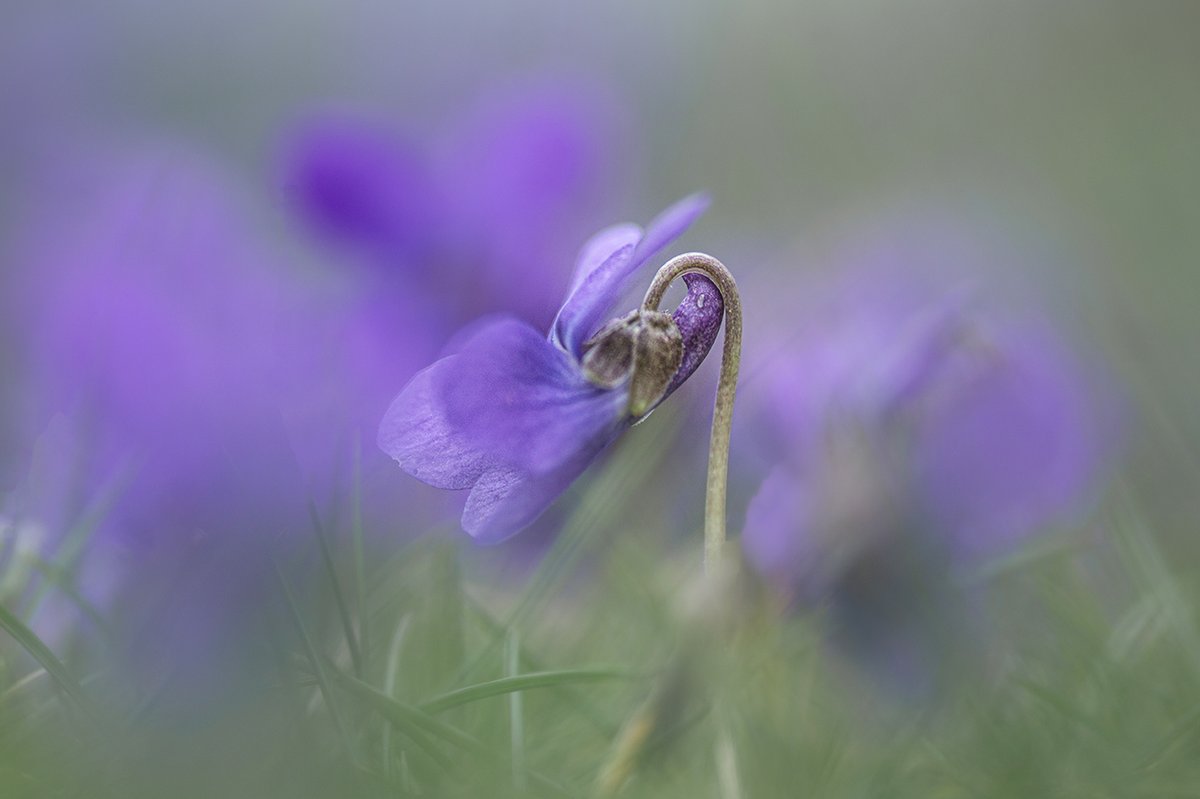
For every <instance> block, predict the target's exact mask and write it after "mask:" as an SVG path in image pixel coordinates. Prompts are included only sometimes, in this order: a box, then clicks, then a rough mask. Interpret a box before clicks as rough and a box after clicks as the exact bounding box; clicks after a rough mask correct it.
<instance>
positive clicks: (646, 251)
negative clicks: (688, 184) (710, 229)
mask: <svg viewBox="0 0 1200 799" xmlns="http://www.w3.org/2000/svg"><path fill="white" fill-rule="evenodd" d="M711 202H712V200H711V199H710V198H709V196H708V195H707V194H689V195H688V196H687V197H684V198H683V199H682V200H680V201H679V202H677V203H675V204H674V205H672V206H671V207H669V208H667V209H666V210H665V211H663V212H662V213H660V214H659V215H658V216H656V217H654V220H653V221H652V222H651V223H650V224H649V225H647V226H646V235H644V236H642V240H641V242H639V243H638V246H637V249H636V250H635V251H634V254H633V260H634V261H635V262H636V263H638V264H639V265H640V264H643V263H645V262H646V261H648V260H649V259H650V258H652V257H654V255H655V253H657V252H658V251H659V250H661V249H662V248H663V247H666V246H667V245H668V244H670V243H671V242H672V241H674V240H675V239H677V238H679V237H680V236H682V235H683V232H684V231H685V230H687V229H688V228H689V227H691V226H692V223H693V222H695V221H696V220H697V219H698V218H699V217H700V215H701V214H703V213H704V212H705V211H707V210H708V206H709V204H710V203H711Z"/></svg>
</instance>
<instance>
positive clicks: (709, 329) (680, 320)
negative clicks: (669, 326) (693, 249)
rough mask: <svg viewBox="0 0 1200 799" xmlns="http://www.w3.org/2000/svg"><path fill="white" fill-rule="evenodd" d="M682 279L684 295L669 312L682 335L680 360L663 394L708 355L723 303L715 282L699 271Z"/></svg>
mask: <svg viewBox="0 0 1200 799" xmlns="http://www.w3.org/2000/svg"><path fill="white" fill-rule="evenodd" d="M683 282H684V283H685V284H686V285H687V295H686V296H684V298H683V301H682V302H680V303H679V305H678V307H676V308H675V312H674V313H673V314H671V317H672V318H673V319H674V320H675V326H676V327H678V328H679V332H680V333H681V334H682V335H683V363H681V364H680V365H679V371H677V372H676V373H675V377H674V378H672V380H671V385H670V386H669V387H668V388H667V396H670V394H671V392H672V391H674V390H675V389H676V388H678V387H679V386H680V385H682V384H683V382H684V381H685V380H687V379H688V378H689V377H691V376H692V372H695V371H696V369H697V367H699V366H700V362H701V361H703V360H704V358H705V356H707V355H708V351H709V350H711V349H712V345H713V343H714V342H715V341H716V340H717V333H719V332H720V330H721V320H722V319H723V318H724V316H725V302H724V300H723V299H722V298H721V290H720V289H718V288H717V286H716V284H715V283H713V282H712V281H711V280H709V279H708V278H707V277H705V276H704V275H700V274H687V275H684V276H683ZM664 399H665V397H664Z"/></svg>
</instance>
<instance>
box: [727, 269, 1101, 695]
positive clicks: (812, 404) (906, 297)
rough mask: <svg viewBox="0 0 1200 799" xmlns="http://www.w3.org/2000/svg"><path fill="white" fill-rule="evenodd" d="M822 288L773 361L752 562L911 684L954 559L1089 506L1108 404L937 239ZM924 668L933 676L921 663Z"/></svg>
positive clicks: (967, 560) (1054, 345)
mask: <svg viewBox="0 0 1200 799" xmlns="http://www.w3.org/2000/svg"><path fill="white" fill-rule="evenodd" d="M881 252H882V253H883V255H884V256H885V257H884V258H883V259H882V261H880V260H871V261H868V262H867V263H865V264H858V265H857V268H856V269H855V270H854V271H852V272H851V274H850V276H849V278H848V279H847V280H846V281H845V282H842V283H838V284H836V285H835V286H834V287H833V291H832V292H829V293H826V294H821V292H820V291H819V290H818V291H814V292H812V293H813V294H814V295H819V299H818V300H817V302H816V303H815V304H814V308H813V309H812V315H811V318H810V319H809V320H808V325H809V326H807V327H806V328H805V330H806V332H807V334H808V335H807V336H805V337H804V338H803V339H802V340H799V341H796V340H795V339H794V338H790V339H788V340H787V341H788V343H787V346H786V348H784V349H782V350H781V351H777V352H775V353H773V354H772V355H771V356H770V358H769V360H768V361H767V367H766V368H767V370H768V371H767V374H768V375H769V377H768V384H767V385H765V386H764V387H763V391H762V393H761V401H762V406H763V410H765V413H764V414H763V417H762V418H763V419H764V420H765V430H764V431H762V432H765V435H766V440H767V441H768V442H770V443H769V445H768V446H769V448H771V449H772V450H773V451H774V452H775V465H774V467H773V468H772V469H771V471H770V474H769V476H768V477H767V478H766V480H765V482H764V483H763V484H762V486H761V487H760V489H759V491H758V493H757V495H756V496H755V497H754V498H753V500H752V501H751V503H750V506H749V508H748V511H747V515H746V524H745V532H744V534H743V539H742V540H743V548H744V550H745V552H746V554H747V557H748V559H749V560H750V562H751V563H752V564H753V565H755V567H756V568H757V569H758V570H759V571H760V572H761V573H762V574H764V575H765V576H766V577H767V578H768V579H769V580H770V581H771V582H773V583H774V584H776V585H777V586H778V587H779V588H780V589H781V590H782V591H783V592H784V593H785V594H786V595H787V596H789V597H790V598H791V599H792V601H793V602H796V603H798V604H800V605H806V606H810V607H811V606H814V605H826V606H828V607H829V608H830V609H831V611H832V613H833V615H834V616H835V618H836V619H837V621H838V626H839V636H840V640H841V642H842V643H843V645H845V646H847V647H848V648H849V649H851V650H852V651H855V652H858V653H859V654H864V655H866V654H870V655H871V658H870V659H871V660H873V661H874V663H873V664H872V665H873V666H875V667H880V666H882V669H883V672H884V673H886V674H887V675H888V676H889V679H899V681H901V682H904V683H906V686H907V688H909V689H911V688H913V687H914V685H917V684H920V683H922V682H923V681H927V680H929V679H931V675H932V672H933V671H935V670H936V665H937V663H938V662H939V661H940V658H938V657H936V656H935V654H934V653H935V652H936V651H938V649H939V648H940V646H941V645H942V644H945V643H946V642H947V641H948V640H949V637H950V636H949V631H950V630H951V629H952V628H953V627H954V626H955V624H956V620H955V619H954V614H953V613H952V612H951V611H950V610H949V609H950V608H951V607H954V606H957V605H959V604H961V602H962V599H961V598H958V599H954V598H951V594H952V589H951V583H952V581H951V580H950V576H951V574H952V572H953V571H954V570H955V569H958V568H962V567H970V566H971V565H973V564H978V563H979V562H980V561H981V560H982V559H983V558H986V557H988V556H993V555H997V554H1001V553H1004V552H1006V551H1009V550H1011V549H1012V548H1013V547H1014V546H1015V545H1016V544H1018V543H1019V542H1020V541H1021V540H1023V539H1024V538H1026V537H1027V536H1029V535H1031V534H1034V533H1037V532H1040V531H1044V530H1047V529H1048V528H1051V527H1053V526H1054V525H1057V524H1060V523H1066V522H1069V521H1071V520H1072V519H1075V518H1077V517H1078V515H1079V514H1080V512H1081V511H1082V510H1083V508H1084V507H1085V506H1086V503H1087V502H1088V500H1089V499H1090V498H1091V497H1092V496H1093V494H1094V491H1095V489H1096V488H1097V485H1098V478H1099V476H1100V474H1101V471H1102V468H1103V460H1104V455H1105V453H1106V452H1107V451H1108V449H1109V448H1110V445H1111V440H1110V438H1111V436H1110V435H1108V433H1107V431H1106V429H1105V427H1106V415H1107V414H1106V412H1107V410H1108V408H1106V407H1105V405H1104V404H1103V400H1102V399H1101V398H1100V397H1099V396H1098V395H1097V394H1096V393H1094V389H1095V388H1096V385H1095V383H1094V382H1093V380H1092V379H1091V375H1090V373H1089V371H1088V370H1087V369H1086V368H1085V366H1084V364H1083V363H1082V361H1081V360H1080V359H1079V358H1078V357H1077V356H1075V355H1074V354H1073V353H1072V352H1071V351H1070V350H1069V348H1068V347H1067V346H1066V345H1065V343H1064V342H1063V340H1062V339H1061V338H1060V337H1059V336H1058V335H1057V334H1056V333H1055V331H1054V330H1052V329H1051V327H1050V326H1049V325H1048V324H1047V323H1045V322H1044V321H1041V320H1037V319H1030V318H1028V316H1024V317H1022V318H1016V317H1014V316H1013V315H1011V314H1007V315H1006V314H1003V313H997V312H995V311H994V310H993V309H990V308H985V307H983V303H981V302H977V301H975V300H974V299H973V298H972V296H971V295H969V294H968V293H967V292H964V291H962V290H958V289H950V290H947V289H946V288H942V287H939V284H938V283H937V282H936V279H935V277H934V276H933V275H931V273H930V271H929V270H928V269H927V266H928V263H927V261H926V260H925V259H923V258H921V257H919V256H920V252H921V249H920V248H917V249H913V248H912V247H906V246H898V247H895V248H892V249H890V250H889V249H887V248H881ZM918 673H920V674H921V675H923V676H922V677H921V678H920V679H918V678H917V677H916V676H915V675H917V674H918Z"/></svg>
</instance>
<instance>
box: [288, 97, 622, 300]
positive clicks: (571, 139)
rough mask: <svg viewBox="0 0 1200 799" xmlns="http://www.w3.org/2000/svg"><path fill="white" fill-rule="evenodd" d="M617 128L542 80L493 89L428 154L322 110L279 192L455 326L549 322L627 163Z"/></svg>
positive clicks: (604, 103) (604, 106) (292, 157)
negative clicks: (576, 245) (497, 315)
mask: <svg viewBox="0 0 1200 799" xmlns="http://www.w3.org/2000/svg"><path fill="white" fill-rule="evenodd" d="M621 116H622V114H621V113H620V111H619V105H618V104H617V103H615V102H614V101H613V99H612V98H611V97H609V96H608V95H607V94H606V93H604V92H602V91H599V90H597V89H596V88H595V87H593V86H591V85H589V84H584V83H568V82H546V81H542V82H526V83H519V84H517V85H514V86H510V87H504V88H501V89H494V90H492V91H491V92H489V93H487V94H485V95H484V96H483V97H481V98H480V100H479V101H478V102H477V103H476V104H474V105H473V106H471V107H469V108H467V109H466V110H465V112H464V113H463V115H462V118H461V119H460V120H459V121H458V122H457V124H455V125H454V126H453V127H452V129H451V130H450V131H448V132H446V133H443V134H442V135H440V136H438V137H437V138H436V139H435V140H434V142H436V143H433V142H431V143H429V144H423V143H422V141H419V140H406V138H405V137H404V136H402V135H401V134H400V133H399V132H397V131H396V130H394V129H393V126H392V125H390V124H389V123H387V122H386V121H385V120H383V119H380V118H377V117H375V118H373V117H372V116H370V115H366V114H362V113H357V114H356V113H351V112H341V113H338V112H326V113H324V114H320V115H317V116H315V117H314V118H312V119H310V120H309V121H308V122H306V123H304V124H302V125H300V126H298V127H297V128H296V129H295V130H294V131H293V132H292V133H291V135H290V141H289V142H288V143H287V146H286V147H285V152H284V165H283V170H284V182H285V185H286V187H287V189H288V192H289V195H290V196H291V198H292V201H293V204H294V205H295V207H296V209H297V211H298V212H299V214H300V216H301V218H303V219H304V220H306V221H307V222H308V223H309V224H310V225H312V226H313V227H314V228H315V229H317V230H318V231H321V232H323V233H326V234H329V235H330V236H331V238H333V239H335V240H337V241H339V242H340V243H342V244H345V245H349V246H351V247H353V248H355V249H357V250H358V251H360V252H361V253H363V254H365V255H366V257H367V260H368V261H369V262H370V263H372V264H374V265H375V266H376V267H378V268H379V269H381V270H382V271H384V272H390V273H393V274H396V273H398V274H400V275H402V276H403V278H404V281H403V287H404V290H405V291H408V292H412V291H415V290H421V291H424V292H426V293H427V294H429V295H430V296H431V297H433V298H435V299H436V300H437V301H438V303H439V304H440V305H441V306H443V307H444V311H445V313H446V315H448V316H449V317H451V318H452V319H453V318H457V319H458V321H459V322H462V321H465V320H466V319H470V318H473V317H475V316H478V315H479V314H481V313H484V312H488V311H494V310H499V309H504V310H506V311H510V312H518V313H521V314H522V315H524V316H527V317H529V318H531V319H533V320H534V321H537V322H543V321H549V314H550V313H551V312H552V310H553V307H554V301H555V300H556V299H557V297H559V296H561V291H562V288H563V284H562V277H563V276H562V275H561V273H560V271H559V270H558V268H557V267H558V264H560V263H561V262H562V258H563V257H564V256H565V255H566V254H568V253H569V248H570V247H571V246H573V242H575V241H578V238H579V236H580V235H582V234H583V233H584V232H586V230H585V229H584V228H583V227H582V225H583V224H584V222H585V220H586V219H588V218H591V217H593V216H594V214H595V213H596V211H597V210H599V206H600V205H601V204H602V201H603V200H604V199H605V198H607V197H608V196H609V195H610V194H611V193H612V190H613V189H614V188H615V185H616V183H617V180H618V179H619V177H620V176H621V175H622V174H623V172H622V169H621V168H620V167H621V165H622V164H623V163H625V162H627V161H628V157H627V155H626V154H625V153H623V152H621V150H622V148H621V147H620V142H621V140H622V131H621V123H620V119H621ZM618 155H620V156H621V159H620V160H619V159H618ZM517 276H520V278H521V279H520V280H516V279H515V278H516V277H517ZM517 285H519V286H520V290H515V289H514V286H517Z"/></svg>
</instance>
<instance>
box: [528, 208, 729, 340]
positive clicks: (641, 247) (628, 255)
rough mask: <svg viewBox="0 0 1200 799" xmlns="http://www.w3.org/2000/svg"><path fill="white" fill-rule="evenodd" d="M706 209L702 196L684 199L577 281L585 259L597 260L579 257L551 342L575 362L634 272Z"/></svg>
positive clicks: (588, 255)
mask: <svg viewBox="0 0 1200 799" xmlns="http://www.w3.org/2000/svg"><path fill="white" fill-rule="evenodd" d="M707 207H708V198H707V196H705V195H701V194H693V195H691V196H689V197H685V198H684V199H682V200H680V201H679V202H677V203H675V204H674V205H672V206H671V207H670V208H668V209H667V210H665V211H663V212H662V213H661V214H659V215H658V216H657V217H655V219H654V221H653V222H651V223H650V226H649V227H648V228H647V229H646V232H645V234H643V235H642V237H641V239H640V240H639V241H638V243H637V244H636V245H635V246H631V245H630V244H628V243H626V244H624V245H623V246H622V247H621V248H620V249H617V250H615V251H614V252H612V253H611V254H610V255H609V256H608V257H607V258H606V259H605V260H603V261H602V262H601V263H600V264H599V266H597V267H596V268H595V269H592V270H591V271H590V272H588V273H587V275H586V277H583V278H582V279H580V275H581V274H582V273H583V269H582V267H583V265H584V263H585V256H586V259H587V261H591V262H594V261H597V260H599V257H598V256H599V250H598V248H597V249H596V250H595V252H586V251H585V253H584V254H583V255H581V257H580V269H578V270H577V272H576V279H575V283H576V285H575V287H574V288H573V289H572V291H571V293H570V294H569V295H568V296H567V299H566V302H564V303H563V306H562V308H561V309H560V310H559V312H558V318H557V319H555V320H554V329H553V331H552V333H551V336H552V337H553V339H554V340H555V341H557V342H558V343H559V344H560V345H561V346H562V347H564V348H565V349H566V350H567V351H568V352H570V353H571V354H572V355H574V356H575V357H576V358H579V357H580V356H581V353H582V350H583V342H584V341H586V340H587V338H588V336H590V335H591V334H592V333H594V332H595V331H596V329H597V328H598V327H599V326H600V325H601V324H602V323H603V322H604V321H606V319H605V317H606V315H607V314H609V312H610V311H611V310H612V306H613V304H614V303H616V301H617V300H618V299H619V298H620V296H621V294H622V293H623V292H624V291H625V289H626V288H627V287H628V284H629V281H630V280H631V279H632V277H633V275H634V274H635V273H636V272H637V270H638V269H639V268H640V267H641V266H642V265H643V264H645V263H646V261H648V260H649V259H650V258H651V257H653V256H654V254H655V253H657V252H658V251H659V250H661V249H662V248H663V247H665V246H666V245H667V244H669V243H670V242H671V241H673V240H674V239H676V238H678V237H679V236H680V235H682V234H683V232H684V230H686V229H687V227H688V226H689V225H690V224H691V223H692V222H693V221H695V219H696V218H697V217H698V216H700V214H702V213H704V210H705V209H706V208H707ZM593 241H595V239H593Z"/></svg>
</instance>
